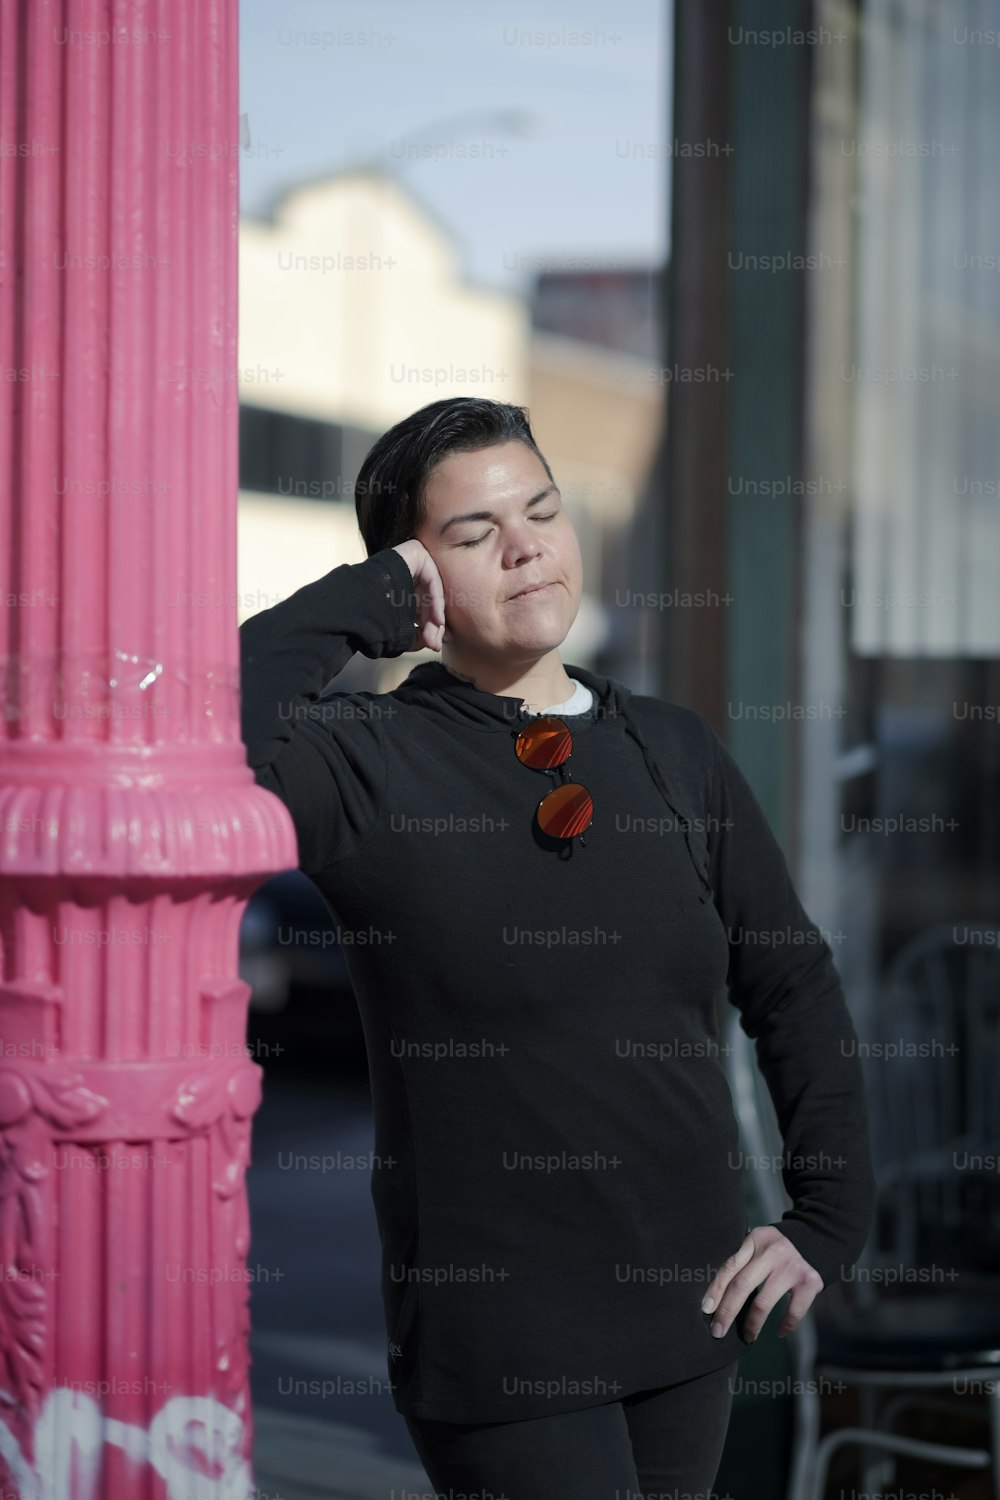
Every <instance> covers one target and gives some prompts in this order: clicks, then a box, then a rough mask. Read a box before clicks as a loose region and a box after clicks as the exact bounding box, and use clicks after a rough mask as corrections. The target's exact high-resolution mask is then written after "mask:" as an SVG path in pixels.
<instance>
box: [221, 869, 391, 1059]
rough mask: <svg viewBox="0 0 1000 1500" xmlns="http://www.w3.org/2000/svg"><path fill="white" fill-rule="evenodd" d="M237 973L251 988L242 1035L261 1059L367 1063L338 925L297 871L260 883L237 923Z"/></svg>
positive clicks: (359, 1021) (311, 887) (320, 897)
mask: <svg viewBox="0 0 1000 1500" xmlns="http://www.w3.org/2000/svg"><path fill="white" fill-rule="evenodd" d="M239 972H240V978H241V979H244V980H245V981H246V983H247V984H249V985H250V988H251V996H250V1010H249V1016H248V1022H247V1040H248V1043H249V1045H250V1047H251V1049H252V1051H253V1053H254V1056H255V1058H256V1060H257V1061H258V1062H260V1063H262V1064H265V1065H266V1064H267V1063H268V1062H274V1061H283V1062H286V1063H289V1064H291V1065H292V1066H295V1065H297V1064H301V1065H303V1066H308V1065H309V1064H310V1063H311V1062H314V1061H318V1060H320V1059H318V1058H317V1057H316V1056H315V1053H316V1049H320V1051H321V1055H322V1061H323V1063H324V1065H328V1064H330V1063H334V1064H335V1065H336V1066H338V1067H340V1066H343V1067H344V1068H345V1069H350V1070H351V1071H357V1070H359V1069H360V1070H361V1071H362V1072H363V1071H364V1070H365V1068H366V1057H365V1043H364V1032H363V1031H362V1028H361V1018H360V1016H359V1014H358V1007H357V1002H356V1000H355V998H354V991H353V989H352V987H351V981H350V978H349V977H348V973H347V965H346V963H345V962H344V954H343V950H342V948H341V946H340V943H339V940H338V938H337V931H336V927H335V926H334V923H333V919H332V917H331V915H330V912H329V910H328V909H327V907H326V904H325V903H324V901H323V898H322V896H321V895H320V893H319V891H318V890H317V889H316V886H315V885H314V884H313V882H312V881H311V880H310V879H309V877H308V876H307V875H303V874H302V872H301V871H300V870H284V871H282V872H281V874H279V875H274V876H272V877H271V879H270V880H267V881H265V882H264V883H263V885H261V886H259V887H258V888H257V890H256V891H254V893H253V895H252V896H251V897H250V900H249V901H248V902H247V905H246V909H245V910H244V913H243V918H242V920H241V922H240V946H239Z"/></svg>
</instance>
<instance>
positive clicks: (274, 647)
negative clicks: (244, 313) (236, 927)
mask: <svg viewBox="0 0 1000 1500" xmlns="http://www.w3.org/2000/svg"><path fill="white" fill-rule="evenodd" d="M413 604H414V592H413V583H412V578H411V575H410V571H409V568H408V567H407V565H406V562H405V560H404V559H403V558H402V557H401V556H400V555H399V553H397V552H395V551H393V550H392V549H385V550H384V551H380V552H377V553H375V554H373V555H372V556H371V557H369V558H368V559H367V560H366V561H364V562H361V563H356V564H345V565H342V566H341V567H337V568H334V569H333V570H332V571H331V572H329V573H327V574H326V575H325V576H324V577H322V578H319V579H317V580H316V581H315V582H313V583H311V584H308V585H306V586H305V587H304V588H301V589H299V590H298V591H297V592H296V593H295V594H293V595H292V596H291V597H289V598H287V599H285V600H283V601H282V602H281V603H279V604H276V605H275V606H274V607H273V608H271V609H267V610H264V611H263V612H262V613H260V614H258V615H255V616H254V617H253V618H252V619H250V620H247V621H246V622H245V623H244V624H243V626H242V627H241V629H240V636H241V648H242V695H243V698H242V707H243V738H244V741H245V743H246V746H247V751H248V758H249V763H250V765H251V767H252V768H253V771H254V774H255V776H256V779H257V781H258V782H259V783H260V784H261V785H262V786H265V787H268V788H270V789H271V790H272V791H274V792H276V793H277V795H278V796H279V797H280V798H281V799H282V800H283V801H284V802H285V804H286V805H287V806H288V808H289V809H290V811H291V814H292V817H293V819H294V821H295V827H296V830H297V835H298V847H299V856H300V868H301V869H302V870H303V871H304V872H305V873H306V874H308V875H309V876H310V877H311V878H312V879H313V880H314V882H315V883H316V885H317V887H318V888H319V890H320V892H321V893H322V895H323V897H324V899H325V901H326V903H327V905H328V906H329V908H330V911H331V913H332V915H333V917H334V920H335V922H336V924H337V928H338V932H339V935H340V941H341V944H342V947H343V952H344V956H345V959H346V962H347V966H348V971H349V973H350V977H351V980H352V982H353V985H354V989H355V993H356V996H357V1000H358V1004H359V1008H360V1012H361V1018H362V1024H363V1027H364V1032H365V1039H366V1045H367V1051H368V1058H369V1071H370V1077H371V1085H372V1095H373V1105H374V1111H375V1165H374V1167H373V1171H372V1179H371V1188H372V1196H373V1200H374V1205H375V1212H376V1217H377V1222H378V1226H379V1232H380V1236H381V1241H382V1251H383V1256H382V1294H383V1300H384V1306H385V1314H386V1328H387V1333H388V1350H387V1369H388V1373H389V1379H390V1382H391V1384H392V1390H393V1399H394V1401H395V1404H396V1406H397V1408H398V1409H399V1410H400V1411H404V1412H410V1413H413V1414H414V1415H417V1416H426V1417H436V1418H443V1419H445V1420H450V1421H502V1420H508V1419H509V1420H517V1419H521V1418H525V1417H530V1416H537V1415H541V1414H544V1413H551V1412H558V1411H568V1410H573V1409H575V1408H579V1407H585V1406H589V1405H595V1404H598V1403H600V1402H603V1401H609V1400H615V1399H618V1398H619V1397H621V1396H622V1395H624V1394H627V1393H628V1392H630V1391H635V1390H640V1389H644V1388H647V1387H651V1386H655V1385H664V1384H668V1383H670V1382H673V1381H678V1380H684V1379H687V1378H689V1377H693V1376H695V1375H698V1374H702V1373H705V1372H707V1371H708V1370H711V1369H715V1368H717V1367H719V1366H721V1365H724V1364H727V1363H729V1362H731V1361H732V1360H733V1359H735V1358H737V1357H738V1356H740V1355H741V1354H742V1353H744V1352H745V1351H746V1349H747V1348H748V1347H749V1345H748V1344H746V1343H745V1342H744V1341H743V1339H742V1338H741V1335H740V1322H741V1320H740V1319H739V1318H738V1319H736V1320H734V1322H733V1324H732V1326H731V1327H730V1330H729V1332H728V1333H727V1334H726V1335H725V1336H724V1337H722V1338H719V1339H717V1338H714V1337H713V1336H712V1335H711V1333H710V1331H709V1328H710V1324H711V1321H712V1315H711V1314H704V1313H703V1312H702V1311H701V1299H702V1297H703V1296H704V1292H705V1288H706V1286H707V1284H708V1282H709V1280H711V1278H712V1276H713V1275H714V1274H715V1271H716V1270H717V1268H718V1266H719V1265H720V1264H721V1262H722V1261H723V1260H724V1259H725V1258H726V1257H727V1256H729V1255H731V1254H732V1253H733V1252H734V1251H735V1250H736V1249H737V1248H738V1246H739V1245H740V1243H741V1241H742V1239H743V1238H744V1235H745V1233H746V1230H747V1228H748V1227H749V1226H748V1224H747V1220H746V1214H745V1209H744V1204H743V1198H742V1192H741V1187H740V1175H741V1164H740V1155H739V1151H740V1147H739V1138H738V1129H737V1123H736V1118H735V1114H734V1111H733V1107H732V1101H731V1097H730V1092H729V1088H728V1085H727V1082H726V1078H725V1074H724V1072H723V1069H722V1067H721V1065H720V1061H719V1054H718V1038H717V1036H716V1019H715V999H716V997H717V996H718V995H719V994H720V991H721V990H722V989H723V988H724V987H728V997H729V999H730V1001H731V1002H732V1003H733V1004H735V1005H736V1006H737V1007H738V1009H739V1011H740V1015H741V1024H742V1025H743V1027H744V1029H745V1030H746V1032H747V1033H748V1034H749V1035H750V1036H752V1037H754V1038H755V1040H756V1048H757V1056H758V1060H759V1063H760V1066H761V1069H762V1071H763V1074H764V1077H765V1079H766V1082H767V1085H768V1088H769V1090H770V1092H771V1095H772V1097H773V1099H774V1101H775V1105H776V1110H777V1114H778V1119H779V1123H780V1125H781V1128H782V1132H783V1139H784V1148H785V1150H784V1162H783V1166H782V1173H783V1179H784V1182H785V1185H786V1187H787V1188H788V1191H789V1196H790V1198H791V1200H792V1203H793V1207H792V1208H791V1209H790V1210H789V1211H788V1212H787V1213H786V1214H785V1215H784V1217H783V1218H782V1219H781V1221H780V1223H779V1225H778V1227H779V1228H780V1229H781V1231H782V1232H783V1233H784V1234H786V1235H787V1236H788V1238H789V1239H790V1240H791V1241H792V1242H793V1243H794V1244H795V1245H796V1246H797V1248H798V1249H799V1250H800V1252H801V1253H802V1255H803V1256H804V1257H805V1258H806V1260H808V1261H809V1262H810V1264H811V1265H813V1266H814V1267H815V1268H816V1270H817V1271H818V1272H819V1273H820V1275H821V1277H822V1279H823V1283H824V1286H826V1285H829V1283H830V1282H832V1281H835V1280H837V1279H839V1278H841V1277H842V1275H843V1274H844V1272H845V1271H846V1270H847V1269H849V1268H850V1266H852V1265H853V1264H854V1262H855V1261H856V1260H857V1258H858V1256H859V1255H860V1253H861V1250H862V1248H863V1246H864V1243H865V1240H866V1238H867V1235H868V1231H869V1228H870V1225H871V1218H872V1213H873V1205H874V1179H873V1174H872V1166H871V1160H870V1153H869V1140H868V1117H867V1111H866V1103H865V1097H864V1087H863V1080H862V1073H861V1065H860V1062H859V1060H858V1058H857V1055H856V1051H855V1049H854V1047H853V1045H852V1044H853V1042H854V1041H855V1033H854V1029H853V1026H852V1023H851V1019H850V1016H849V1013H848V1010H847V1007H846V1004H845V1001H844V997H843V992H842V989H841V985H840V981H839V978H838V976H837V973H836V970H835V968H834V964H833V960H832V955H831V952H830V949H829V947H828V946H827V944H826V943H825V941H824V940H823V939H822V937H821V935H820V933H819V930H818V929H817V928H816V927H815V925H814V924H813V923H812V922H811V921H810V919H809V918H808V916H807V915H806V913H805V912H804V910H803V908H802V906H801V904H800V902H799V900H798V898H797V896H796V893H795V891H794V889H793V886H792V883H791V880H790V878H789V874H788V870H787V867H786V864H785V860H784V858H783V855H782V853H781V850H780V848H779V846H778V844H777V843H776V841H775V839H774V837H773V835H772V834H771V832H770V829H769V827H768V825H767V822H766V820H765V818H764V816H763V813H762V812H761V810H760V807H759V806H758V804H757V802H756V800H755V798H754V796H753V794H752V792H751V790H750V787H749V786H748V784H747V782H746V780H745V778H744V777H743V775H742V774H741V772H740V771H739V769H738V767H737V765H736V763H735V762H734V760H733V759H732V757H731V756H730V755H729V753H728V751H727V750H726V748H725V746H724V745H723V743H722V741H721V740H720V739H719V737H718V736H717V735H716V733H715V732H714V730H713V729H712V727H711V726H710V725H709V723H708V721H707V720H705V719H704V718H703V717H702V716H701V715H699V714H697V713H694V712H692V711H690V710H688V709H684V708H681V707H679V706H677V705H675V704H671V703H669V702H666V701H664V700H662V699H658V698H655V697H650V696H639V695H634V694H632V693H630V692H629V690H628V688H626V687H625V686H624V685H623V684H621V683H619V682H617V681H615V680H614V679H612V678H607V677H604V676H600V675H598V674H596V673H593V672H591V671H589V670H587V669H584V668H581V667H577V666H573V665H567V667H566V670H567V672H568V674H569V675H570V676H571V677H574V678H577V679H579V680H580V681H582V682H584V683H585V684H586V685H587V686H588V687H590V688H591V689H592V691H593V694H594V701H593V704H592V707H591V710H590V711H589V712H588V713H584V714H578V715H574V716H572V718H571V720H570V721H569V722H570V723H571V726H572V735H573V755H572V760H571V761H570V763H569V768H570V771H571V773H572V776H573V779H574V780H575V781H577V782H580V783H582V784H583V785H584V786H586V787H587V788H588V789H589V791H590V793H591V795H592V797H593V800H594V819H593V823H592V825H591V827H590V829H589V830H588V831H587V833H586V836H585V842H584V844H583V845H582V846H581V845H580V843H579V841H578V840H577V841H574V843H573V845H572V847H569V848H567V847H566V846H558V845H551V844H546V842H545V841H544V840H543V839H542V838H541V837H540V836H539V835H538V834H537V833H536V830H535V827H534V813H535V808H536V806H537V804H538V802H539V801H540V799H541V798H542V796H543V795H544V794H545V792H546V791H547V790H548V788H549V785H550V784H551V783H550V781H549V779H548V778H547V777H546V776H544V775H542V774H541V773H539V772H537V771H533V770H530V769H529V768H528V767H526V766H524V765H522V764H521V762H520V761H519V760H518V758H517V756H516V755H515V753H514V740H515V738H516V735H517V733H518V731H519V729H520V728H522V727H524V725H525V724H526V723H528V722H530V720H529V719H528V718H527V717H526V714H525V711H524V705H523V703H522V701H521V700H520V699H519V698H515V697H512V696H507V695H498V694H492V693H487V692H484V691H482V690H480V689H478V688H475V687H473V686H472V685H471V684H469V683H466V682H463V681H462V680H460V679H459V678H458V677H456V676H455V675H454V674H452V673H451V672H449V671H448V670H447V669H446V668H444V667H443V666H442V665H441V664H440V663H439V662H424V663H421V664H419V665H416V666H414V668H413V670H412V671H411V673H410V675H409V677H408V678H407V679H406V680H405V681H404V682H403V683H402V684H401V685H400V686H399V687H398V688H396V689H395V690H394V691H393V692H390V693H381V694H377V693H371V692H350V693H343V692H342V693H337V692H336V691H334V690H328V691H326V692H324V691H323V690H324V688H327V687H328V684H330V682H331V679H333V678H334V677H335V676H336V674H337V673H338V672H339V671H340V670H341V669H342V668H343V667H344V666H345V664H346V663H347V662H348V661H349V660H350V658H351V656H352V655H353V654H354V653H355V652H361V653H362V654H363V655H365V656H368V657H372V658H375V657H393V656H399V655H400V654H402V653H403V652H404V651H405V650H407V649H408V647H409V646H410V643H411V641H412V639H413V634H414V629H413V621H414V617H415V612H414V608H413Z"/></svg>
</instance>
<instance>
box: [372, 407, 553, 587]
mask: <svg viewBox="0 0 1000 1500" xmlns="http://www.w3.org/2000/svg"><path fill="white" fill-rule="evenodd" d="M510 442H517V443H524V444H525V446H526V447H528V448H530V449H531V450H532V451H533V452H534V453H536V454H538V457H539V459H540V461H541V463H542V467H543V468H544V469H545V472H546V474H547V475H548V476H549V479H552V470H551V469H550V468H549V466H548V464H547V463H546V462H545V459H544V457H543V456H542V454H541V452H539V449H538V445H537V443H536V442H535V439H534V437H533V436H532V432H531V426H530V424H529V422H528V413H527V410H526V408H525V407H523V406H513V405H511V404H510V403H509V402H506V401H487V400H485V399H483V398H480V397H478V396H448V397H446V398H445V399H444V400H442V401H432V402H431V403H430V405H429V406H422V407H421V408H420V410H419V411H415V412H413V413H411V415H410V416H408V417H404V418H403V420H402V421H401V422H397V423H396V425H395V426H394V427H390V428H389V430H388V432H384V433H383V434H382V436H381V437H380V438H378V439H376V441H375V442H374V443H373V444H372V446H371V448H369V450H368V452H367V453H366V454H365V458H364V462H363V463H362V465H361V468H360V470H359V472H358V478H357V484H356V486H355V497H354V503H355V508H356V510H357V513H358V526H359V528H360V531H361V535H362V537H363V539H364V543H365V547H366V548H367V549H368V556H369V557H371V555H372V553H373V552H380V551H381V550H382V549H383V548H385V547H397V546H398V545H399V543H400V542H405V541H406V540H407V539H408V538H409V537H411V536H413V534H414V532H416V531H418V530H419V529H420V527H421V526H422V525H423V522H424V520H425V519H426V514H427V513H426V509H425V506H424V493H425V490H426V487H427V481H428V479H429V478H430V474H431V470H432V469H433V468H434V466H435V465H436V464H438V463H440V462H441V460H442V459H443V458H445V457H447V455H448V454H449V453H474V452H476V451H477V450H478V449H480V448H493V447H496V446H497V445H498V444H500V443H510Z"/></svg>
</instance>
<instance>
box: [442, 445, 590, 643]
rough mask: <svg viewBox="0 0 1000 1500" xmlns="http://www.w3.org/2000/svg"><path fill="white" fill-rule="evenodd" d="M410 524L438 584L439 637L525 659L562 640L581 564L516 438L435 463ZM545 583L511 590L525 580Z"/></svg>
mask: <svg viewBox="0 0 1000 1500" xmlns="http://www.w3.org/2000/svg"><path fill="white" fill-rule="evenodd" d="M425 503H426V507H427V515H426V519H425V520H424V523H423V525H422V526H421V527H420V529H419V531H417V532H416V537H417V540H418V541H420V542H422V543H423V545H424V546H425V547H426V548H427V551H428V552H429V553H430V554H431V556H432V558H433V559H434V562H435V564H436V565H437V569H438V572H439V573H440V574H441V581H442V583H443V585H444V606H445V625H446V630H447V633H446V641H447V642H449V643H450V644H451V647H452V651H453V653H454V654H455V655H457V656H458V657H459V658H465V657H467V656H474V655H478V656H488V657H491V658H506V659H510V658H513V659H517V660H527V659H530V658H536V657H540V656H543V655H544V654H545V653H546V652H547V651H551V650H553V649H555V647H557V646H559V645H560V643H561V642H562V641H563V640H564V639H565V637H566V634H567V632H568V631H569V628H570V626H571V625H572V623H573V621H574V619H575V618H576V613H577V610H578V608H579V605H580V594H581V590H582V587H583V564H582V560H581V557H580V546H579V542H578V541H577V536H576V531H575V530H574V528H573V523H572V522H571V521H570V518H569V516H568V515H567V513H566V511H565V509H564V507H563V503H562V499H561V497H560V494H559V491H558V489H557V488H556V486H555V485H554V484H553V483H552V481H551V480H550V479H549V476H548V475H547V474H546V472H545V469H544V468H543V466H542V464H541V462H540V461H539V459H538V456H537V455H536V454H535V453H534V452H533V451H532V450H531V449H530V448H529V447H527V445H526V444H524V443H519V442H509V443H503V444H501V445H499V446H498V447H494V448H481V449H479V450H478V451H476V452H474V453H452V454H449V455H448V457H447V458H444V459H442V460H441V462H440V463H439V464H437V465H435V467H434V469H433V470H432V471H431V474H430V477H429V479H428V482H427V486H426V491H425ZM533 584H544V585H546V586H545V587H544V588H542V589H540V590H537V591H536V592H534V593H529V594H525V595H524V597H523V598H517V597H515V596H516V595H518V594H519V593H521V592H522V591H523V590H525V589H527V588H528V587H529V585H533Z"/></svg>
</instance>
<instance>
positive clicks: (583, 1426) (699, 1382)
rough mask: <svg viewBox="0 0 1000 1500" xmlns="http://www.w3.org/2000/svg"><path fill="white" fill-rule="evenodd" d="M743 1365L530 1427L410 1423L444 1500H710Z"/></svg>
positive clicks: (536, 1420)
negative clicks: (460, 1498) (477, 1498)
mask: <svg viewBox="0 0 1000 1500" xmlns="http://www.w3.org/2000/svg"><path fill="white" fill-rule="evenodd" d="M737 1364H738V1361H736V1362H734V1363H733V1364H730V1365H723V1367H722V1368H721V1369H720V1370H711V1371H709V1373H708V1374H707V1375H698V1376H696V1377H695V1378H694V1379H692V1380H684V1381H681V1382H680V1383H679V1384H676V1385H666V1386H658V1387H657V1388H656V1389H655V1390H648V1391H636V1392H635V1393H634V1394H632V1395H630V1396H625V1397H623V1398H622V1399H621V1400H620V1401H611V1402H608V1403H607V1404H606V1405H603V1406H588V1407H586V1408H585V1409H584V1410H582V1411H571V1412H560V1413H556V1414H555V1415H553V1416H550V1417H532V1418H530V1419H529V1420H527V1421H523V1422H488V1423H483V1422H438V1421H431V1420H430V1419H429V1418H427V1417H409V1416H406V1417H404V1420H405V1422H406V1425H407V1427H408V1429H409V1432H410V1436H411V1437H412V1439H413V1442H414V1445H415V1447H416V1450H417V1452H418V1453H419V1455H420V1459H421V1462H422V1463H423V1465H424V1468H425V1469H426V1470H427V1477H428V1478H429V1479H430V1481H431V1483H432V1484H433V1486H434V1490H435V1492H436V1493H439V1494H442V1495H443V1496H444V1497H445V1500H450V1497H451V1496H453V1495H458V1494H462V1493H468V1492H474V1491H481V1492H484V1493H485V1494H486V1495H492V1496H496V1497H498V1500H499V1497H501V1496H502V1497H503V1500H640V1497H641V1500H708V1496H709V1494H710V1493H711V1487H712V1481H713V1480H714V1478H715V1475H716V1473H717V1471H718V1467H719V1461H720V1459H721V1457H722V1448H723V1444H724V1443H725V1438H726V1429H727V1427H728V1426H729V1413H730V1408H731V1406H732V1400H733V1393H732V1388H731V1384H730V1382H731V1380H732V1379H733V1376H734V1374H735V1371H736V1365H737Z"/></svg>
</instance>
